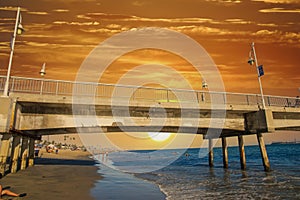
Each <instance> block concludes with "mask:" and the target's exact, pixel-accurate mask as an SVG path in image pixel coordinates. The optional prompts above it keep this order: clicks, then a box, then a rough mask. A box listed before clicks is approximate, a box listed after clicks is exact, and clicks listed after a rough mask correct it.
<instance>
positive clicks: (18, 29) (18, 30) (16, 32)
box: [3, 7, 24, 97]
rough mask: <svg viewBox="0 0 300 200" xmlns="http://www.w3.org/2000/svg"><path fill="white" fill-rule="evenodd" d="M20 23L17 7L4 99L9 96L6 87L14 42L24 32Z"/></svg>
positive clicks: (7, 85)
mask: <svg viewBox="0 0 300 200" xmlns="http://www.w3.org/2000/svg"><path fill="white" fill-rule="evenodd" d="M21 21H22V17H21V13H20V7H18V10H17V16H16V23H15V29H14V34H13V37H12V41H11V50H10V57H9V63H8V69H7V75H6V82H5V86H4V91H3V96H6V97H8V96H9V94H8V87H9V78H10V71H11V65H12V58H13V55H14V47H15V40H16V37H17V35H20V34H22V33H23V32H24V28H23V26H22V24H21Z"/></svg>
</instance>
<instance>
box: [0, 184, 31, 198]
mask: <svg viewBox="0 0 300 200" xmlns="http://www.w3.org/2000/svg"><path fill="white" fill-rule="evenodd" d="M0 194H1V195H0V199H2V196H5V195H7V196H11V197H25V196H26V195H27V194H26V193H22V194H16V193H14V192H12V191H10V190H7V189H5V190H3V189H2V185H0Z"/></svg>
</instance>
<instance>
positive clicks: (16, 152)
mask: <svg viewBox="0 0 300 200" xmlns="http://www.w3.org/2000/svg"><path fill="white" fill-rule="evenodd" d="M20 150H21V136H19V135H16V136H13V142H12V149H11V158H12V160H11V165H10V172H11V173H16V172H17V171H18V165H19V156H20Z"/></svg>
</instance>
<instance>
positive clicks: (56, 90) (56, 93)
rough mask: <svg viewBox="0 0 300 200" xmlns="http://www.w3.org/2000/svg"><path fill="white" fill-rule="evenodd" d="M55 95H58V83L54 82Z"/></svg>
mask: <svg viewBox="0 0 300 200" xmlns="http://www.w3.org/2000/svg"><path fill="white" fill-rule="evenodd" d="M55 95H58V81H56V89H55Z"/></svg>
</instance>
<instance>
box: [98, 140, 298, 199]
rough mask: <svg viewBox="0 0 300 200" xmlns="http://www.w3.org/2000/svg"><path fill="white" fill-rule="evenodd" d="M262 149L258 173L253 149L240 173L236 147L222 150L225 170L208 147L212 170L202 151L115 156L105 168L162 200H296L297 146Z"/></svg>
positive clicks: (219, 152) (216, 151) (219, 157)
mask: <svg viewBox="0 0 300 200" xmlns="http://www.w3.org/2000/svg"><path fill="white" fill-rule="evenodd" d="M266 148H267V152H268V156H269V160H270V163H271V169H272V170H271V171H270V172H265V171H264V168H263V165H262V160H261V155H260V151H259V147H258V146H246V147H245V152H246V168H247V169H246V170H241V169H240V160H239V150H238V147H229V148H228V157H229V168H228V169H224V168H223V161H222V149H221V148H214V167H212V168H210V167H209V166H208V158H207V156H203V155H206V154H205V153H203V149H188V150H185V151H184V152H183V151H181V150H162V151H134V152H130V154H127V153H126V152H115V153H112V154H109V156H108V160H109V164H108V165H109V166H110V167H113V168H117V169H119V172H118V173H123V172H121V171H127V172H129V173H123V174H129V175H130V176H131V177H132V178H136V177H137V178H139V179H140V180H141V181H142V180H143V181H144V180H146V181H147V182H149V183H152V184H155V185H157V186H158V187H159V188H160V190H161V191H163V193H164V194H165V195H166V199H168V200H178V199H183V200H187V199H197V200H198V199H272V200H273V199H300V144H280V145H267V146H266ZM201 151H202V153H201ZM199 152H200V153H199ZM204 152H205V150H204ZM186 153H188V154H186ZM187 155H188V156H187ZM168 163H169V164H168ZM166 164H167V165H166ZM100 173H101V170H100ZM100 182H101V181H100ZM115 199H117V198H115ZM121 199H122V198H121ZM131 199H135V198H131ZM136 199H138V198H136ZM150 199H151V198H150ZM153 199H155V198H153Z"/></svg>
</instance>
